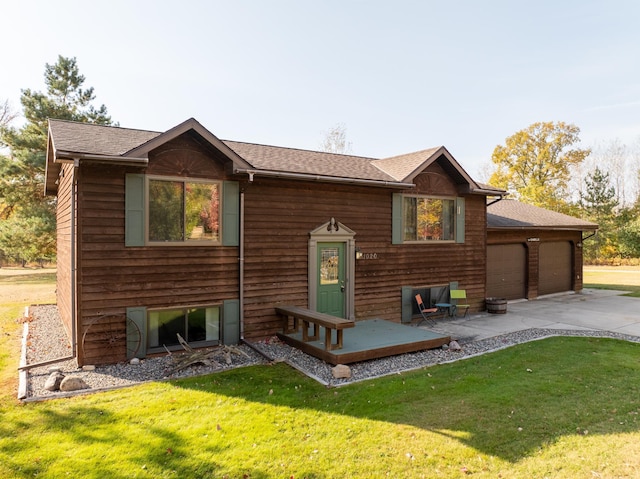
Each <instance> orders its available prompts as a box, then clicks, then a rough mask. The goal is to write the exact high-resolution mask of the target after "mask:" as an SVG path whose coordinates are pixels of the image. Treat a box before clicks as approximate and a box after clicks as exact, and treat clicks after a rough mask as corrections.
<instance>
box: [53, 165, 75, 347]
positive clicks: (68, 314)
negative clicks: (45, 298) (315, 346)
mask: <svg viewBox="0 0 640 479" xmlns="http://www.w3.org/2000/svg"><path fill="white" fill-rule="evenodd" d="M73 175H74V169H73V167H72V166H71V165H63V166H62V169H61V175H60V178H59V185H58V191H59V195H58V200H57V204H56V223H57V225H58V226H57V232H56V247H57V273H56V275H57V285H56V303H57V306H58V312H59V314H60V319H61V321H62V324H63V326H64V328H65V330H66V331H67V335H68V336H69V338H70V339H71V331H72V329H73V328H72V326H71V321H72V308H73V305H72V304H71V283H72V281H71V279H72V276H71V275H72V271H71V258H72V256H71V255H72V254H73V248H72V245H71V219H72V215H71V203H72V201H71V195H72V191H73V190H72V185H73Z"/></svg>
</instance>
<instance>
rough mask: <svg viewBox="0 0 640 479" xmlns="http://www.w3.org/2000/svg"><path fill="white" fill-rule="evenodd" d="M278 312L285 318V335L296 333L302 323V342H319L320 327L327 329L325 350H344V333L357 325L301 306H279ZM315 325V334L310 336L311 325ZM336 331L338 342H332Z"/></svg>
mask: <svg viewBox="0 0 640 479" xmlns="http://www.w3.org/2000/svg"><path fill="white" fill-rule="evenodd" d="M276 312H277V313H278V314H279V315H281V316H283V318H284V322H283V326H284V327H283V329H284V332H285V334H289V333H296V332H298V329H299V327H300V321H301V322H302V340H303V341H305V342H309V341H317V340H318V339H320V331H319V330H320V326H322V327H323V328H324V329H325V333H324V349H325V351H331V350H333V349H342V331H343V330H344V329H346V328H353V327H354V326H355V323H354V322H353V321H349V320H347V319H343V318H338V317H336V316H331V315H330V314H325V313H318V312H317V311H311V310H309V309H305V308H300V307H299V306H277V307H276ZM291 320H293V328H289V323H290V321H291ZM310 324H311V325H313V332H312V334H311V335H310V334H309V325H310ZM334 329H335V330H336V335H337V342H336V343H332V342H331V336H332V331H333V330H334Z"/></svg>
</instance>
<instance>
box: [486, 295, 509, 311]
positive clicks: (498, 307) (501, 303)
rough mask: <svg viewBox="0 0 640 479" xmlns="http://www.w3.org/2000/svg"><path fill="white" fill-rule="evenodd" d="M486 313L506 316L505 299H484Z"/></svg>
mask: <svg viewBox="0 0 640 479" xmlns="http://www.w3.org/2000/svg"><path fill="white" fill-rule="evenodd" d="M485 302H486V303H487V312H489V313H491V314H506V312H507V300H506V299H505V298H486V300H485Z"/></svg>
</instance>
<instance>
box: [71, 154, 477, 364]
mask: <svg viewBox="0 0 640 479" xmlns="http://www.w3.org/2000/svg"><path fill="white" fill-rule="evenodd" d="M174 143H175V144H173V145H168V146H167V147H166V148H165V149H164V150H162V151H158V152H156V153H153V154H150V166H149V169H148V170H147V171H146V172H147V173H150V172H153V173H154V174H158V173H162V174H172V175H174V176H190V175H194V176H198V177H210V178H214V179H221V180H224V179H236V180H237V179H238V178H227V177H224V171H229V170H228V169H223V168H221V167H220V165H213V166H211V168H210V169H209V170H207V171H203V170H202V168H203V167H204V166H206V162H203V160H202V155H200V156H197V158H196V160H197V161H196V162H195V163H193V162H191V163H190V162H189V158H190V155H192V154H193V150H194V148H195V147H193V145H191V146H190V147H189V148H190V150H189V151H186V150H185V151H183V152H182V153H181V152H180V150H179V149H178V148H179V147H181V146H184V145H182V143H181V142H174ZM187 143H189V142H187ZM189 148H188V149H189ZM171 149H173V151H172V154H173V155H174V157H175V158H179V162H178V163H179V166H180V168H181V169H180V171H179V172H170V171H169V170H170V168H169V166H168V165H169V164H170V162H169V163H167V161H168V160H167V158H168V156H166V155H165V154H164V153H163V152H164V151H167V152H168V151H169V150H171ZM160 153H162V154H160ZM207 153H208V154H209V153H210V152H207ZM176 155H177V156H176ZM212 157H214V158H215V159H216V160H217V157H215V155H210V158H212ZM156 160H157V161H156ZM196 166H197V167H198V168H199V170H198V171H197V172H195V171H194V168H195V167H196ZM433 168H434V172H435V173H438V175H437V178H438V182H435V181H433V180H430V181H425V180H424V179H422V178H421V179H420V180H419V183H420V184H421V185H423V187H422V189H420V188H418V191H411V192H410V193H411V194H437V193H438V192H437V191H435V190H434V191H431V190H430V189H429V188H433V187H434V184H436V183H437V184H439V185H441V186H442V181H443V178H444V180H446V178H445V177H444V176H443V175H441V174H440V173H441V169H440V168H439V166H437V165H434V167H433ZM205 169H206V168H205ZM127 171H129V172H140V170H133V169H127V168H125V167H115V166H114V167H107V166H104V165H88V166H87V167H85V166H84V165H83V167H82V168H81V169H80V170H79V172H81V173H82V174H81V177H80V178H79V179H80V180H81V181H79V186H78V220H79V222H78V231H77V233H78V238H79V239H80V244H79V249H78V285H77V288H78V295H79V296H78V298H79V318H80V327H79V330H78V338H79V340H80V339H81V338H82V333H83V331H84V328H86V326H87V324H89V323H90V321H92V320H93V319H94V318H96V317H97V316H99V315H104V314H110V315H122V316H124V315H125V313H126V308H128V307H135V306H144V307H148V308H151V307H173V306H184V305H205V304H211V303H217V302H222V301H224V300H228V299H234V298H238V297H239V294H240V293H239V289H238V288H239V285H238V283H239V274H238V271H239V262H238V255H239V249H238V248H237V247H223V246H217V247H182V246H173V247H162V246H153V247H136V248H127V247H125V245H124V221H125V212H124V202H125V198H124V193H125V174H126V173H127ZM221 176H222V177H221ZM432 176H433V175H432ZM241 188H242V189H243V190H244V192H245V193H244V194H245V218H244V224H245V261H244V279H245V287H244V298H245V300H244V319H245V322H244V324H245V337H246V338H247V339H258V338H264V337H267V336H271V335H273V334H275V333H276V332H277V331H279V330H280V329H281V321H280V319H279V318H278V317H277V315H276V313H275V306H276V305H279V304H295V305H299V306H303V307H306V306H307V304H308V293H309V292H308V243H309V232H310V231H312V230H314V229H315V228H317V227H318V226H319V225H322V224H323V223H325V222H327V221H329V219H330V218H332V217H333V218H335V219H336V220H337V221H339V222H341V223H343V224H344V225H345V226H348V227H349V228H351V229H352V230H353V231H355V232H356V236H355V241H356V244H357V245H358V247H360V248H361V250H362V251H363V252H364V253H376V254H377V259H363V260H358V261H356V263H355V278H354V281H355V298H354V299H355V313H356V319H364V318H374V317H375V318H381V319H389V320H393V321H397V322H399V321H400V318H401V287H402V286H406V285H415V286H417V285H438V284H448V283H449V282H450V281H458V282H459V284H460V285H461V287H463V288H464V289H466V290H467V296H468V298H469V303H470V304H471V305H472V309H475V310H479V309H481V308H482V307H483V299H484V291H485V289H484V288H485V268H486V257H485V252H486V230H485V224H486V207H485V198H484V197H483V196H466V197H465V198H466V206H465V223H466V227H465V233H466V234H465V243H464V244H455V243H446V244H439V243H431V244H412V245H409V244H403V245H392V244H391V215H392V193H393V191H392V190H387V189H384V188H372V187H363V186H354V185H335V184H325V183H318V182H302V181H287V180H283V179H266V178H260V177H255V180H254V181H253V182H251V183H249V182H247V181H246V180H243V181H242V183H241ZM61 189H62V188H61ZM446 191H447V192H449V193H450V192H452V191H455V187H453V186H452V185H448V186H447V188H446ZM440 194H441V193H440ZM63 195H64V193H63V192H62V191H61V198H63ZM62 231H64V230H62ZM60 234H62V232H61V233H60ZM88 341H89V344H87V345H86V347H85V350H86V352H87V356H86V357H82V358H81V363H85V364H86V363H101V362H106V361H105V358H103V357H102V356H101V353H100V351H99V349H97V347H96V346H97V345H96V344H92V343H91V338H88ZM79 349H81V348H79ZM79 353H80V355H82V351H79Z"/></svg>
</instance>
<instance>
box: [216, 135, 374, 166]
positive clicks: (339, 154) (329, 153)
mask: <svg viewBox="0 0 640 479" xmlns="http://www.w3.org/2000/svg"><path fill="white" fill-rule="evenodd" d="M222 141H223V142H224V143H227V142H230V143H242V144H243V145H252V146H264V147H267V148H279V149H281V150H291V151H304V152H306V153H318V154H321V155H333V156H344V157H350V158H360V159H362V160H369V161H378V160H379V159H380V158H372V157H370V156H361V155H350V154H345V153H333V152H330V151H322V150H310V149H307V148H297V147H294V146H278V145H266V144H264V143H254V142H251V141H238V140H222Z"/></svg>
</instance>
